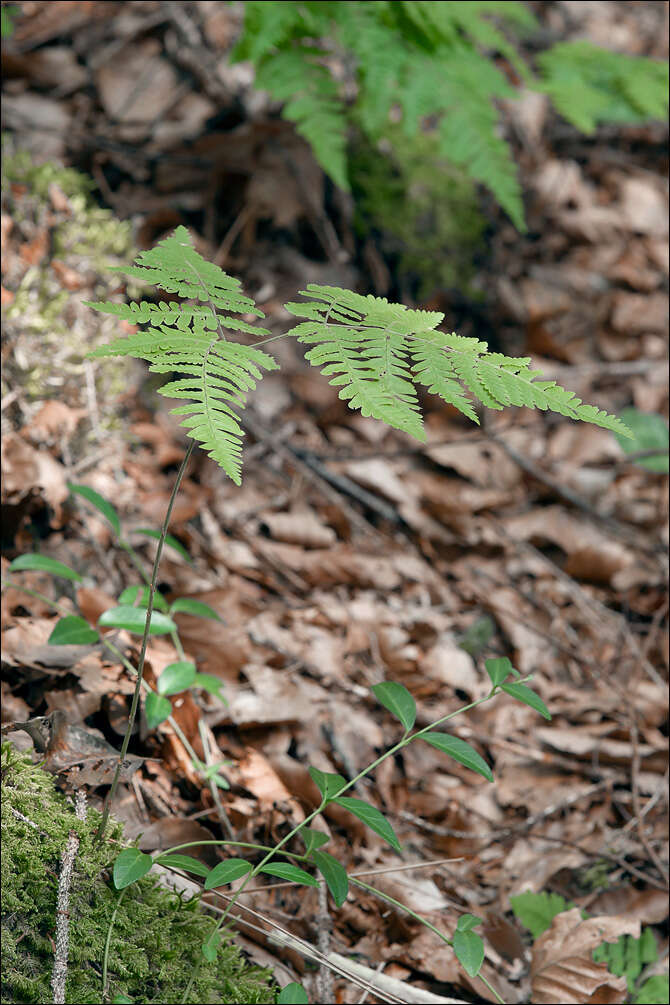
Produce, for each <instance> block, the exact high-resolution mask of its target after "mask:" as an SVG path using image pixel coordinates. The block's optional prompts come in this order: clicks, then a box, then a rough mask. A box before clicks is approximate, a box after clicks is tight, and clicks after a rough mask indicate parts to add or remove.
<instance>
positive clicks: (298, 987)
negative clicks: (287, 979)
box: [277, 981, 309, 1005]
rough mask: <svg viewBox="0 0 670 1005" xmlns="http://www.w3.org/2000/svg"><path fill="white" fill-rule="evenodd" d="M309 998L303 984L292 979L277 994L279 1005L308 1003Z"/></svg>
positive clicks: (306, 1004)
mask: <svg viewBox="0 0 670 1005" xmlns="http://www.w3.org/2000/svg"><path fill="white" fill-rule="evenodd" d="M308 1002H309V998H308V997H307V992H306V991H305V989H304V987H303V986H302V984H298V982H297V981H291V983H290V984H286V985H284V987H283V988H282V989H281V991H280V992H279V994H278V995H277V1005H308Z"/></svg>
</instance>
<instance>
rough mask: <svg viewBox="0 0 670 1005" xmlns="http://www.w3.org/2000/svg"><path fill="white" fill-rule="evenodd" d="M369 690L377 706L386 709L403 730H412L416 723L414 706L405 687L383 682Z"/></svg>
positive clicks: (393, 682)
mask: <svg viewBox="0 0 670 1005" xmlns="http://www.w3.org/2000/svg"><path fill="white" fill-rule="evenodd" d="M371 690H372V692H373V693H374V696H375V698H376V699H377V701H378V702H379V704H380V705H383V706H384V708H387V709H388V710H389V712H390V713H391V715H394V716H395V717H396V719H398V720H399V721H400V722H401V723H402V724H403V726H404V727H405V730H410V729H411V728H412V726H413V725H414V723H415V722H416V704H415V702H414V698H412V696H411V694H410V693H409V691H408V690H407V688H406V687H403V686H402V684H396V682H395V681H393V680H385V681H383V682H382V683H381V684H373V686H372V688H371Z"/></svg>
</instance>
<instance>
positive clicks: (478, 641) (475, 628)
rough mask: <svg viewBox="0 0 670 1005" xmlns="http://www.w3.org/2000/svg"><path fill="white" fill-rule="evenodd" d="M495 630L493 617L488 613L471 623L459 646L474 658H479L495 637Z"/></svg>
mask: <svg viewBox="0 0 670 1005" xmlns="http://www.w3.org/2000/svg"><path fill="white" fill-rule="evenodd" d="M494 632H495V625H494V623H493V619H492V618H490V617H489V616H488V614H484V615H483V616H482V617H481V618H477V620H476V621H474V622H473V623H472V624H471V625H470V627H469V628H468V630H467V631H466V633H465V635H464V636H463V638H462V639H461V640H460V642H459V643H458V646H459V648H460V649H464V650H465V652H466V653H469V654H470V655H471V656H472V658H473V659H477V657H478V656H479V655H480V653H482V652H483V651H484V649H486V647H487V645H488V644H489V642H490V641H491V639H492V638H493V633H494Z"/></svg>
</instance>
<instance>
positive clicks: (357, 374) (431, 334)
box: [285, 284, 630, 440]
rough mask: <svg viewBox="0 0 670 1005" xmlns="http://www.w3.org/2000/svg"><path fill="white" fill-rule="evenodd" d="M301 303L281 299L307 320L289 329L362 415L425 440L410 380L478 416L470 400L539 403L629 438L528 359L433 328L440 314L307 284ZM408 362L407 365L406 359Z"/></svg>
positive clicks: (494, 404)
mask: <svg viewBox="0 0 670 1005" xmlns="http://www.w3.org/2000/svg"><path fill="white" fill-rule="evenodd" d="M301 296H303V297H306V298H308V301H309V302H307V303H289V304H285V307H286V309H287V310H288V311H290V312H291V313H292V314H294V315H295V316H296V317H300V318H306V319H307V320H305V321H303V322H302V323H301V324H298V325H296V327H295V328H293V329H292V330H291V332H289V334H291V335H294V336H295V337H296V338H297V339H298V341H300V342H303V343H306V344H308V345H311V346H313V348H312V349H310V350H309V352H308V353H307V354H306V356H307V359H308V360H309V361H310V363H312V364H313V365H314V366H319V367H321V368H322V371H323V373H324V375H325V376H327V377H329V378H330V382H331V384H333V385H334V386H336V387H340V388H341V390H340V392H339V395H340V398H342V399H344V400H346V401H348V403H349V407H350V408H359V409H360V410H361V412H362V413H363V415H366V416H372V417H373V418H376V419H381V420H382V421H383V422H386V423H387V424H388V425H390V426H394V427H395V428H396V429H401V430H403V432H406V433H410V434H411V435H412V436H414V437H416V438H417V439H421V440H422V439H425V433H424V430H423V424H422V420H421V414H420V411H419V405H418V400H417V395H416V391H415V388H414V386H413V385H414V384H420V385H423V386H424V387H427V388H428V390H429V391H430V392H431V393H433V394H438V395H439V396H440V397H441V398H442V399H443V400H444V401H446V402H448V403H449V404H451V405H454V406H455V407H456V408H457V409H459V410H460V411H461V412H463V414H464V415H467V416H468V418H470V419H473V420H474V421H475V422H476V421H478V420H477V415H476V413H475V411H474V405H473V402H472V400H471V399H470V398H469V397H468V392H469V393H470V395H472V397H473V398H474V399H475V400H476V401H478V402H480V403H481V404H482V405H485V406H486V407H487V408H493V409H502V408H504V407H505V406H508V405H517V406H525V407H526V408H540V409H542V410H549V411H552V412H559V413H560V414H561V415H565V416H568V417H569V418H571V419H581V420H582V421H584V422H591V423H594V424H595V425H598V426H602V427H604V428H605V429H611V430H612V431H613V432H618V433H621V434H623V435H624V436H626V435H628V436H629V435H630V433H629V432H628V430H627V428H626V426H625V425H624V423H623V422H622V421H621V420H620V419H618V418H617V417H616V416H613V415H608V414H607V412H602V411H600V410H599V409H597V408H596V407H595V406H593V405H585V404H583V403H582V401H581V399H579V398H577V397H576V396H575V395H574V394H573V392H571V391H566V390H565V389H564V388H562V387H560V386H559V385H557V384H556V383H555V381H550V380H540V379H539V378H541V377H542V374H541V372H540V371H537V370H531V369H530V362H531V361H530V358H522V359H514V358H511V357H507V356H503V355H501V354H500V353H489V352H488V347H487V345H486V343H485V342H479V341H478V340H477V339H471V338H464V337H463V336H459V335H456V334H453V333H452V334H446V333H444V332H440V331H436V330H435V329H436V328H437V325H439V324H440V323H441V322H442V321H443V319H444V315H442V314H440V313H438V312H435V311H420V310H409V309H408V308H406V307H404V306H403V305H402V304H391V303H389V302H388V301H387V300H385V299H382V298H380V297H373V296H361V295H360V294H357V293H353V292H351V291H350V290H342V289H339V288H338V287H334V286H317V285H314V284H310V285H309V286H308V287H307V289H306V290H303V291H301ZM410 359H411V363H410V362H409V360H410Z"/></svg>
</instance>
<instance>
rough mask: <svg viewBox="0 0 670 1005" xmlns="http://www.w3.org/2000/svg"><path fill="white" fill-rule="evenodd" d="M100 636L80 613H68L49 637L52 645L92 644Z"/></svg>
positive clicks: (48, 640)
mask: <svg viewBox="0 0 670 1005" xmlns="http://www.w3.org/2000/svg"><path fill="white" fill-rule="evenodd" d="M99 638H100V636H99V635H98V633H97V632H96V631H95V629H94V628H91V626H90V625H89V623H88V621H84V619H83V618H80V617H79V615H78V614H68V615H66V616H65V617H64V618H61V619H60V621H59V622H58V623H57V624H56V627H55V628H54V630H53V631H52V633H51V635H50V636H49V638H48V639H47V642H48V643H49V645H50V646H91V645H93V643H94V642H97V641H98V640H99Z"/></svg>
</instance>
